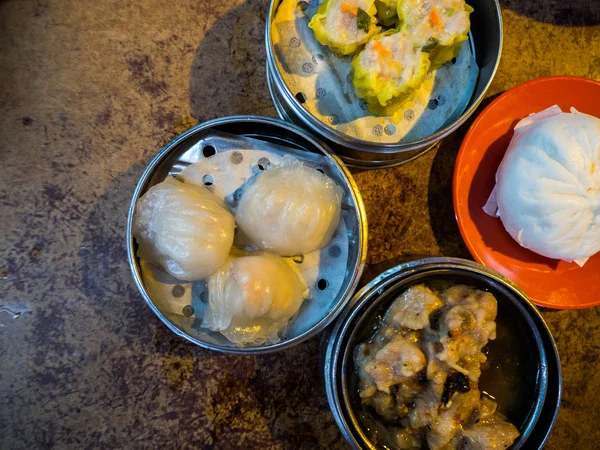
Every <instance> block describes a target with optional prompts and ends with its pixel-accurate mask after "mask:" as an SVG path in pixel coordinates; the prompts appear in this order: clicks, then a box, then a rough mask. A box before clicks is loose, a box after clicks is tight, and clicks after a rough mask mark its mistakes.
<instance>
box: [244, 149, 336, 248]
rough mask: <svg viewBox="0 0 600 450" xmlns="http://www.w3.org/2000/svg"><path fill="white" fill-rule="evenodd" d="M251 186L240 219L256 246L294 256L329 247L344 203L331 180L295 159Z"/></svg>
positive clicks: (245, 233) (273, 169)
mask: <svg viewBox="0 0 600 450" xmlns="http://www.w3.org/2000/svg"><path fill="white" fill-rule="evenodd" d="M250 183H251V184H250V186H249V187H248V188H247V189H246V191H245V192H244V193H243V194H242V198H241V199H240V202H239V206H238V209H237V213H236V221H237V224H238V226H239V228H240V230H241V231H242V233H243V234H244V235H245V236H246V237H247V238H248V239H249V240H250V242H251V243H252V246H253V247H254V248H257V249H263V250H269V251H271V252H273V253H277V254H278V255H282V256H293V255H301V254H304V253H308V252H311V251H313V250H317V249H320V248H322V247H324V246H326V245H327V244H328V243H329V241H330V240H331V238H332V236H333V234H334V233H335V231H336V229H337V227H338V225H339V222H340V210H341V203H342V190H341V189H340V187H339V186H337V185H336V184H335V182H334V181H333V180H332V179H331V178H329V177H328V176H327V175H324V174H322V173H321V172H319V171H317V170H315V169H312V168H310V167H307V166H304V165H303V164H301V163H300V162H298V161H295V162H293V163H291V164H285V163H284V164H282V165H281V166H279V167H275V168H272V169H267V170H265V171H264V172H262V173H261V174H259V175H257V176H256V178H255V179H254V180H252V181H251V182H250Z"/></svg>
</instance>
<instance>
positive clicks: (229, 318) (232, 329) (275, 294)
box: [202, 254, 306, 344]
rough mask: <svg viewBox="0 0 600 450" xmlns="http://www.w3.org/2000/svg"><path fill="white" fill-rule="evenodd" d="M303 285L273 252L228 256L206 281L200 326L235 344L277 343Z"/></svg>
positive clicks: (296, 306) (299, 299) (297, 304)
mask: <svg viewBox="0 0 600 450" xmlns="http://www.w3.org/2000/svg"><path fill="white" fill-rule="evenodd" d="M305 290H306V285H305V284H304V283H303V282H302V281H301V280H300V278H299V277H298V275H296V272H294V270H293V269H292V268H291V267H290V266H288V265H287V263H286V262H285V261H284V260H283V259H282V258H281V257H280V256H277V255H271V254H263V255H258V256H242V257H239V258H234V257H232V258H230V259H229V260H228V261H227V264H225V265H224V266H223V267H222V268H221V269H220V270H219V271H218V272H217V273H216V274H215V275H213V276H212V277H211V278H210V279H209V280H208V295H209V297H208V298H209V301H208V308H207V311H206V314H205V315H204V320H203V322H202V326H204V327H207V328H210V329H211V330H214V331H220V332H221V333H222V334H223V335H224V336H225V337H226V338H227V339H229V340H230V341H232V342H234V343H236V344H261V343H264V342H267V341H268V342H271V343H272V342H277V341H278V340H279V332H280V330H281V329H282V328H283V327H284V326H285V325H286V324H287V322H288V321H289V319H290V318H291V317H292V316H294V315H295V314H296V313H297V312H298V310H299V309H300V306H301V305H302V301H303V300H304V291H305Z"/></svg>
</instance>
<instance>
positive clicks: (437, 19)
mask: <svg viewBox="0 0 600 450" xmlns="http://www.w3.org/2000/svg"><path fill="white" fill-rule="evenodd" d="M429 17H430V19H431V23H432V24H434V25H435V26H436V27H439V26H441V25H442V20H441V19H440V15H439V14H438V13H437V11H436V10H435V9H432V10H431V12H430V13H429Z"/></svg>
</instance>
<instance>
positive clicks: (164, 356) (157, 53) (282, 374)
mask: <svg viewBox="0 0 600 450" xmlns="http://www.w3.org/2000/svg"><path fill="white" fill-rule="evenodd" d="M501 4H502V7H503V18H504V26H505V28H504V45H505V46H504V52H503V56H502V63H501V65H500V69H499V72H498V74H497V76H496V78H495V80H494V82H493V84H492V87H491V89H490V91H489V93H488V96H489V97H490V98H491V97H494V96H496V95H498V94H499V93H501V92H502V91H504V90H506V89H508V88H510V87H512V86H515V85H517V84H519V83H521V82H524V81H526V80H530V79H533V78H537V77H540V76H545V75H557V74H572V75H580V76H584V77H588V78H593V79H596V80H600V3H599V2H598V1H597V0H571V1H570V2H563V1H562V0H548V1H545V2H538V1H535V0H504V1H501ZM267 8H268V2H267V0H247V1H245V2H242V1H238V0H224V1H213V0H179V1H177V2H161V1H158V0H144V1H134V0H128V1H126V0H97V1H95V2H82V1H79V0H77V1H76V0H62V1H57V0H54V1H52V0H3V1H1V2H0V67H1V69H0V86H2V89H0V112H1V116H0V136H1V139H0V142H2V147H1V149H0V202H1V210H0V230H1V236H0V447H2V448H6V449H29V448H50V447H56V448H203V449H212V448H215V449H216V448H219V449H229V448H240V449H241V448H243V449H246V448H261V449H271V448H272V449H284V448H286V449H317V448H322V449H332V448H345V443H344V441H343V438H342V436H341V434H340V432H339V431H338V429H337V427H336V424H335V422H334V420H333V417H332V415H331V414H330V412H329V408H328V405H327V399H326V397H325V393H324V389H323V387H322V385H321V383H320V374H319V361H318V359H319V356H318V346H319V341H318V338H314V339H312V340H310V341H308V342H306V343H304V344H302V345H299V346H297V347H296V348H294V349H291V350H289V351H286V352H283V353H279V354H275V355H271V356H258V357H255V356H230V355H223V354H219V353H215V352H210V351H205V350H202V349H200V348H198V347H195V346H193V345H191V344H189V343H187V342H186V341H184V340H182V339H180V338H178V337H176V336H175V335H174V334H172V333H171V332H170V331H169V330H168V329H167V328H166V327H165V326H164V325H163V324H162V323H161V322H160V321H159V320H158V319H157V318H156V317H155V316H154V314H153V313H152V312H151V311H150V309H149V308H148V307H147V306H146V305H145V304H144V302H143V300H142V298H141V296H140V295H139V294H138V292H137V291H136V289H135V287H134V285H133V283H132V280H131V276H130V273H129V269H128V266H127V257H126V251H125V237H124V235H125V222H126V215H127V209H128V205H129V200H130V196H131V194H132V191H133V188H134V186H135V183H136V181H137V179H138V177H139V176H140V175H141V173H142V171H143V169H144V166H145V164H146V163H147V162H148V161H149V160H150V158H151V157H152V156H153V155H154V154H155V153H156V152H157V151H158V149H159V148H160V147H161V146H162V145H163V144H165V143H166V142H168V141H169V140H170V139H171V138H172V137H173V136H174V135H175V134H177V133H179V132H181V131H183V130H184V129H186V128H189V127H190V126H191V125H193V124H195V123H196V121H198V120H199V121H204V120H207V119H209V118H213V117H216V116H225V115H231V114H262V115H270V116H274V115H275V110H274V109H273V106H272V104H271V101H270V99H269V95H268V91H267V88H266V84H265V53H264V48H263V26H264V21H265V16H266V11H267ZM599 101H600V99H599ZM466 129H467V126H463V127H462V128H461V129H460V130H459V131H458V132H456V133H455V134H454V135H453V136H452V137H451V138H448V139H446V140H444V142H443V143H442V145H441V148H439V149H438V150H437V151H435V152H430V153H428V154H427V155H425V156H423V157H422V158H419V159H418V160H416V161H414V162H412V163H410V164H407V165H405V166H402V167H398V168H394V169H388V170H380V171H371V172H360V173H356V174H355V177H356V181H357V183H358V185H359V187H360V189H361V191H362V194H363V197H364V200H365V204H366V208H367V213H368V217H369V222H370V223H369V225H370V230H369V231H370V239H369V263H370V264H377V263H381V262H384V261H387V260H390V259H394V258H410V257H415V256H416V255H419V256H421V255H448V256H460V257H469V254H468V252H467V250H466V248H465V246H464V244H463V242H462V240H461V238H460V235H459V233H458V229H457V226H456V223H455V220H454V215H453V210H452V202H451V193H450V186H451V175H452V169H453V164H454V159H455V157H456V153H457V150H458V147H459V143H460V141H461V139H462V137H463V136H464V133H465V131H466ZM543 315H544V317H545V319H546V320H547V321H548V324H549V326H550V328H551V330H552V332H553V334H554V337H555V339H556V341H557V345H558V348H559V351H560V354H561V357H562V365H563V371H564V397H563V401H562V405H561V410H560V414H559V417H558V421H557V424H556V427H555V429H554V432H553V434H552V436H551V438H550V440H549V442H548V445H547V448H549V449H564V448H580V449H591V448H598V440H599V438H600V432H599V428H598V425H597V423H598V421H599V419H600V410H599V408H598V404H600V370H599V369H600V345H599V344H598V336H600V309H599V308H592V309H587V310H580V311H548V310H546V311H543Z"/></svg>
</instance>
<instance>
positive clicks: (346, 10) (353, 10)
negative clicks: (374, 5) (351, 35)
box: [341, 3, 358, 16]
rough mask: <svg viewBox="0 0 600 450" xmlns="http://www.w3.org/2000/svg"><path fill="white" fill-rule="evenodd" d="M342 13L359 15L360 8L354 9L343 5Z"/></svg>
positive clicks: (345, 4)
mask: <svg viewBox="0 0 600 450" xmlns="http://www.w3.org/2000/svg"><path fill="white" fill-rule="evenodd" d="M341 8H342V11H343V12H346V13H350V14H354V15H355V16H356V15H358V8H354V7H352V6H350V5H349V4H347V3H342V6H341Z"/></svg>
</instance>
